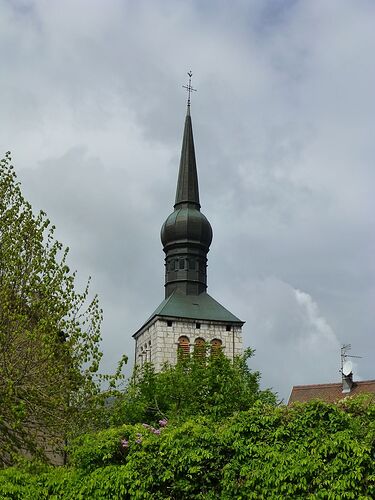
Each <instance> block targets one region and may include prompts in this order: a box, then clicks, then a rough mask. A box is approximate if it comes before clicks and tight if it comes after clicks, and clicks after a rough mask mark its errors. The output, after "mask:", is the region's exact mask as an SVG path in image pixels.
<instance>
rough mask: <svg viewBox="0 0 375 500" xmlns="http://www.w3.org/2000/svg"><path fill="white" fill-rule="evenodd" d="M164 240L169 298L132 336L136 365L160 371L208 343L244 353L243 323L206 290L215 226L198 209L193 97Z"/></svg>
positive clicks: (231, 353)
mask: <svg viewBox="0 0 375 500" xmlns="http://www.w3.org/2000/svg"><path fill="white" fill-rule="evenodd" d="M189 76H190V75H189ZM189 88H191V87H190V82H189ZM189 92H190V91H189ZM189 95H190V94H189ZM161 240H162V243H163V250H164V252H165V300H163V302H162V303H161V304H160V305H159V307H157V309H156V310H155V311H154V312H153V313H152V314H151V316H150V317H149V319H148V320H147V321H146V322H145V323H144V325H143V326H142V327H141V328H140V329H139V330H138V331H137V332H136V333H135V334H134V335H133V337H134V339H135V343H136V345H135V362H136V364H138V365H139V364H143V363H144V362H152V363H153V365H154V366H155V369H156V370H157V371H158V370H160V369H161V367H162V366H163V364H164V363H166V362H168V363H170V364H175V363H176V362H177V355H178V352H181V353H188V352H193V351H194V350H200V351H201V352H202V349H203V346H204V345H205V344H206V343H210V345H211V351H215V350H216V349H222V350H223V352H224V353H225V355H226V356H228V357H230V358H233V357H234V356H236V355H238V354H241V352H242V335H241V329H242V325H243V323H244V322H243V321H241V320H240V319H238V318H237V317H236V316H234V314H232V313H231V312H229V311H228V310H227V309H225V308H224V307H223V306H222V305H220V304H219V303H218V302H217V301H216V300H214V299H213V298H212V297H211V296H210V295H208V293H207V291H206V290H207V253H208V252H209V248H210V244H211V241H212V229H211V225H210V223H209V222H208V220H207V219H206V217H205V216H204V215H203V214H202V212H201V211H200V203H199V190H198V176H197V167H196V162H195V151H194V140H193V129H192V122H191V116H190V99H189V100H188V107H187V114H186V119H185V129H184V135H183V142H182V151H181V160H180V168H179V174H178V182H177V191H176V199H175V204H174V211H173V212H172V213H171V215H169V217H168V218H167V220H166V221H165V222H164V224H163V226H162V229H161Z"/></svg>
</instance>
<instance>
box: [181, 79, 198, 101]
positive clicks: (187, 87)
mask: <svg viewBox="0 0 375 500" xmlns="http://www.w3.org/2000/svg"><path fill="white" fill-rule="evenodd" d="M192 76H193V73H192V72H191V71H189V72H188V77H189V83H188V84H187V85H183V88H184V89H186V91H187V93H188V100H187V105H188V108H190V96H191V93H192V91H194V92H196V91H197V89H193V87H192V86H191V77H192Z"/></svg>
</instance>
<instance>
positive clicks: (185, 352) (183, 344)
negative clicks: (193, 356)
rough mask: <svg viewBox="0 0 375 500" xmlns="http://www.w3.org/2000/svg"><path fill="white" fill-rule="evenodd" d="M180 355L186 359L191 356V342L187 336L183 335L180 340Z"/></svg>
mask: <svg viewBox="0 0 375 500" xmlns="http://www.w3.org/2000/svg"><path fill="white" fill-rule="evenodd" d="M178 354H179V356H181V357H186V356H189V354H190V340H189V338H188V337H186V336H185V335H182V336H181V337H180V338H179V339H178Z"/></svg>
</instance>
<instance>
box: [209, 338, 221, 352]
mask: <svg viewBox="0 0 375 500" xmlns="http://www.w3.org/2000/svg"><path fill="white" fill-rule="evenodd" d="M222 346H223V343H222V341H221V340H220V339H214V340H211V356H217V355H218V354H219V353H220V352H221V349H222Z"/></svg>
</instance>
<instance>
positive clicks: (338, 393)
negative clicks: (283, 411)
mask: <svg viewBox="0 0 375 500" xmlns="http://www.w3.org/2000/svg"><path fill="white" fill-rule="evenodd" d="M365 393H370V394H375V380H363V381H360V382H353V386H352V388H351V391H350V392H348V393H343V392H342V382H339V383H334V384H313V385H295V386H293V388H292V392H291V394H290V397H289V401H288V404H291V403H294V402H296V401H300V402H305V401H311V400H312V399H320V400H322V401H325V402H327V403H334V402H335V401H339V400H340V399H344V398H346V397H347V396H356V395H357V394H365Z"/></svg>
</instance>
